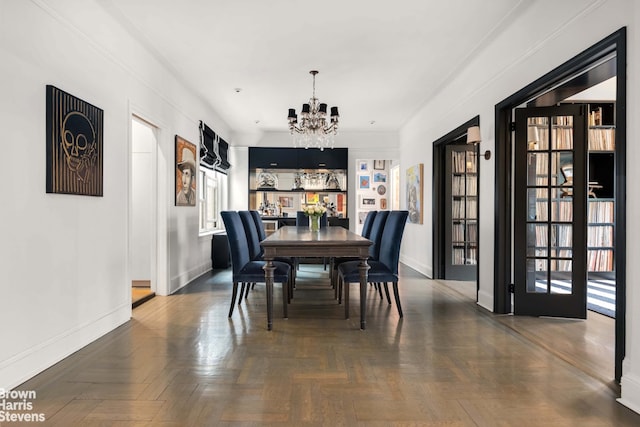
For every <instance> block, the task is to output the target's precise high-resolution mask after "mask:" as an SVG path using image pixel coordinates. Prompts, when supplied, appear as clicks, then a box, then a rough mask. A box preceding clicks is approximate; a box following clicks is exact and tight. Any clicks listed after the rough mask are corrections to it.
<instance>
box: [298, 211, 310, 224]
mask: <svg viewBox="0 0 640 427" xmlns="http://www.w3.org/2000/svg"><path fill="white" fill-rule="evenodd" d="M296 225H297V226H298V227H308V226H309V217H308V216H306V215H305V214H304V212H302V211H298V212H296Z"/></svg>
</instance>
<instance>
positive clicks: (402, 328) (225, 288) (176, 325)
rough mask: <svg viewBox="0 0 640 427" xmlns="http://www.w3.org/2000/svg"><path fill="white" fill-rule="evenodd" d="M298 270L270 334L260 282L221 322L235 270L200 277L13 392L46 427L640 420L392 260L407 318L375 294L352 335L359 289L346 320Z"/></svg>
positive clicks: (573, 370)
mask: <svg viewBox="0 0 640 427" xmlns="http://www.w3.org/2000/svg"><path fill="white" fill-rule="evenodd" d="M307 268H308V266H302V270H301V272H300V273H299V275H298V287H297V289H296V291H295V296H294V300H293V301H292V304H291V306H290V310H289V319H282V318H281V317H279V316H277V317H275V318H274V324H273V331H271V332H269V331H267V330H266V313H265V298H264V285H261V284H258V285H256V287H255V289H254V290H252V291H251V292H250V293H249V298H248V300H247V301H243V303H242V305H241V306H240V308H239V309H237V310H236V311H235V312H234V315H233V317H232V318H231V319H228V318H227V313H228V309H229V302H230V289H231V285H230V283H229V280H230V274H229V272H228V271H223V272H216V273H211V274H206V275H204V276H203V277H201V278H199V279H198V280H196V281H195V282H194V283H192V284H190V285H189V286H187V287H186V288H185V289H183V290H182V291H181V292H179V293H177V294H175V295H172V296H169V297H161V296H156V297H155V298H153V299H152V300H150V301H148V302H147V303H145V304H143V305H141V306H139V307H138V308H136V309H135V310H134V311H133V318H132V319H131V321H130V322H128V323H127V324H125V325H123V326H121V327H120V328H118V329H116V330H115V331H112V332H111V333H109V334H107V335H106V336H104V337H102V338H100V339H98V340H97V341H95V342H94V343H92V344H90V345H88V346H87V347H85V348H83V349H82V350H80V351H78V352H77V353H75V354H73V355H71V356H70V357H68V358H67V359H65V360H64V361H62V362H60V363H58V364H57V365H55V366H53V367H52V368H50V369H48V370H47V371H45V372H43V373H41V374H40V375H38V376H36V377H34V378H33V379H31V380H30V381H28V382H27V383H25V384H23V385H22V386H20V387H19V388H20V389H24V390H35V391H36V392H37V399H36V400H35V402H34V408H33V410H34V411H35V412H43V413H45V415H46V422H45V423H44V425H55V426H58V425H59V426H73V425H77V426H181V427H182V426H225V425H243V426H252V425H272V426H280V425H282V426H315V425H318V426H418V425H420V426H423V425H424V426H490V427H494V426H518V427H527V426H545V427H548V426H580V427H582V426H611V427H614V426H615V427H620V426H638V425H640V415H638V414H635V413H633V412H631V411H630V410H628V409H626V408H625V407H623V406H622V405H620V404H618V403H616V401H615V398H616V393H615V391H614V390H612V389H611V387H609V386H608V385H607V384H606V383H605V382H603V381H601V380H599V379H597V378H594V377H592V376H590V375H588V374H586V373H585V372H584V370H582V369H579V368H577V367H576V366H574V365H573V364H571V363H570V361H568V360H567V359H565V358H562V357H559V356H557V355H556V354H554V353H552V352H550V351H549V350H548V349H547V348H545V347H542V346H540V345H536V344H535V343H533V342H532V341H530V340H529V339H527V338H526V337H525V336H524V335H522V334H520V333H518V332H517V331H516V330H514V328H513V327H511V326H510V325H505V324H504V323H503V322H502V321H501V320H500V319H498V317H497V316H494V315H492V314H490V313H487V312H486V311H485V310H483V309H482V308H479V307H478V306H477V305H476V304H475V302H474V301H473V300H471V299H470V298H468V297H467V296H465V295H463V294H461V293H458V292H454V291H452V290H451V289H450V288H448V287H447V286H445V285H443V284H441V283H438V282H435V281H432V280H428V279H425V278H424V277H423V276H421V275H419V274H418V273H416V272H414V271H412V270H410V269H408V268H402V269H401V280H400V289H401V299H402V304H403V310H404V319H402V320H400V319H399V318H398V314H397V311H396V308H395V306H389V305H388V304H387V303H386V302H385V301H380V299H379V297H378V295H377V294H375V293H374V292H370V293H369V296H368V301H369V305H368V307H367V311H368V319H367V330H366V331H361V330H360V329H359V316H358V315H357V312H358V310H359V308H358V298H359V296H358V292H355V288H354V292H352V293H351V296H352V301H351V304H352V310H353V313H352V316H351V319H349V320H345V319H344V310H343V307H342V306H341V305H338V304H337V303H336V302H335V301H334V300H333V291H332V290H331V289H330V288H329V286H328V277H327V276H326V273H320V274H322V275H324V277H323V279H322V281H319V280H318V279H317V273H319V272H321V271H322V268H321V267H320V268H319V269H318V270H317V271H316V272H309V271H307ZM314 277H316V278H314ZM354 286H355V285H354ZM274 295H275V297H276V299H275V304H274V312H275V313H277V314H278V315H279V313H281V310H280V308H279V307H281V305H280V304H281V303H282V302H281V300H280V292H275V294H274ZM573 339H574V340H576V341H580V340H582V339H583V337H579V336H577V337H573ZM11 425H12V426H13V425H20V424H18V423H12V424H11Z"/></svg>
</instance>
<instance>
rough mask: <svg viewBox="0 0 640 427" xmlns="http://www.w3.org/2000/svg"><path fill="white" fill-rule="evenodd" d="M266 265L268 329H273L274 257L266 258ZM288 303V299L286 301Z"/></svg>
mask: <svg viewBox="0 0 640 427" xmlns="http://www.w3.org/2000/svg"><path fill="white" fill-rule="evenodd" d="M265 261H266V264H265V265H264V267H263V268H264V281H265V286H266V288H267V330H269V331H270V330H271V328H272V324H273V320H272V319H273V272H274V271H275V269H276V267H275V266H274V265H273V259H265ZM285 304H286V301H285Z"/></svg>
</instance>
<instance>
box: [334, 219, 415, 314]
mask: <svg viewBox="0 0 640 427" xmlns="http://www.w3.org/2000/svg"><path fill="white" fill-rule="evenodd" d="M379 215H380V213H378V215H376V219H377V218H378V216H379ZM408 216H409V211H391V212H389V214H388V217H387V219H386V221H385V224H384V226H383V231H382V235H381V238H380V244H379V249H378V258H377V259H370V260H369V261H368V262H369V266H370V269H369V271H368V279H367V281H368V282H369V283H383V284H384V288H385V292H386V293H387V295H389V288H388V282H391V283H392V284H393V293H394V297H395V301H396V306H397V308H398V314H399V315H400V317H402V316H403V314H402V305H401V304H400V295H399V294H398V263H399V261H400V244H401V243H402V234H403V232H404V226H405V224H406V222H407V217H408ZM358 265H359V261H350V262H345V263H343V264H340V266H339V267H338V282H339V283H344V284H345V285H344V299H345V301H344V304H345V317H349V283H354V282H357V283H360V271H359V270H358Z"/></svg>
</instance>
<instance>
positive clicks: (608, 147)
mask: <svg viewBox="0 0 640 427" xmlns="http://www.w3.org/2000/svg"><path fill="white" fill-rule="evenodd" d="M615 141H616V130H615V129H614V128H612V127H611V128H590V129H589V150H591V151H613V150H615Z"/></svg>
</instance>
